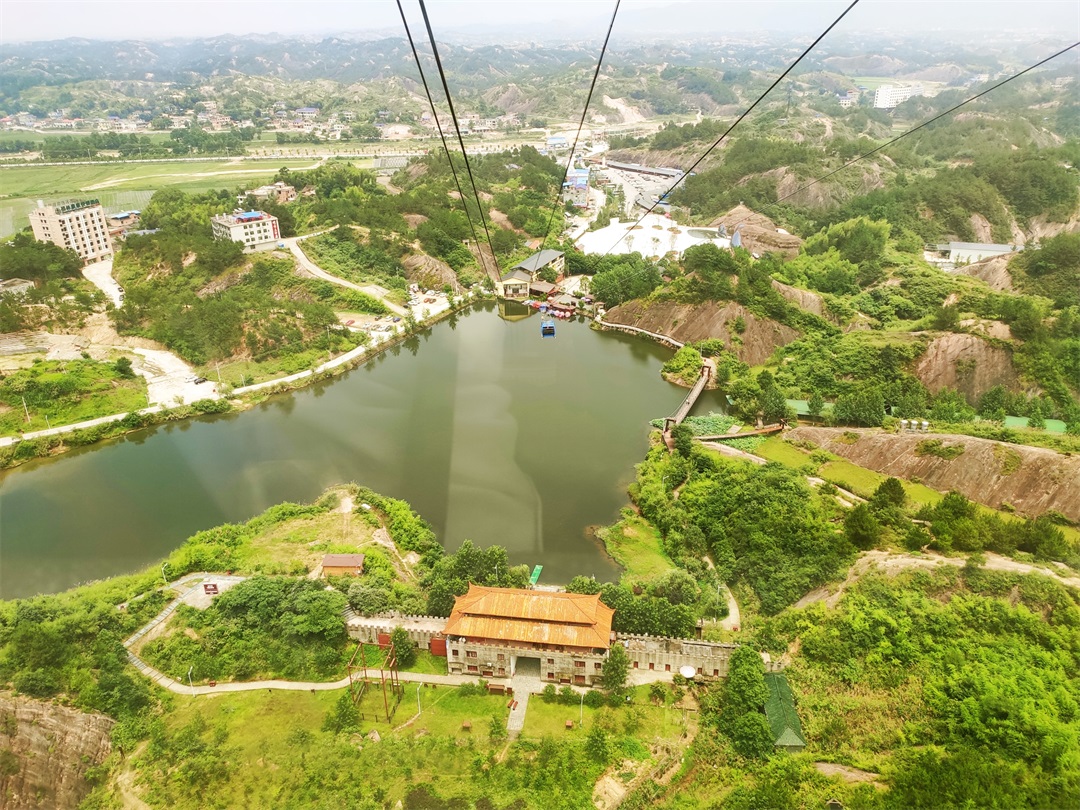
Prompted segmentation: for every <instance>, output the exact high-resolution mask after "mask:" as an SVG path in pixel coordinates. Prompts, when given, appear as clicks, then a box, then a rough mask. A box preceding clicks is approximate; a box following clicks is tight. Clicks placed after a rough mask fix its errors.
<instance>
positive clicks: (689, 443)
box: [671, 425, 694, 456]
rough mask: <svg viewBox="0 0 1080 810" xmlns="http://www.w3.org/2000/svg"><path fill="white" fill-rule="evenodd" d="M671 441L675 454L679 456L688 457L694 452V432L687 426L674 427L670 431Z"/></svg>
mask: <svg viewBox="0 0 1080 810" xmlns="http://www.w3.org/2000/svg"><path fill="white" fill-rule="evenodd" d="M671 440H672V442H673V443H674V444H675V452H676V453H678V454H679V455H680V456H689V455H690V454H691V453H692V452H693V450H694V431H693V430H691V429H690V426H689V425H676V426H675V427H673V428H672V429H671Z"/></svg>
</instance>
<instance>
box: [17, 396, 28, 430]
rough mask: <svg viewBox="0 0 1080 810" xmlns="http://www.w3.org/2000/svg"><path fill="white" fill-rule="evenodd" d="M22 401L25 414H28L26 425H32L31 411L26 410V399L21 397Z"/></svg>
mask: <svg viewBox="0 0 1080 810" xmlns="http://www.w3.org/2000/svg"><path fill="white" fill-rule="evenodd" d="M19 399H21V400H22V409H23V413H25V414H26V424H28V425H29V424H30V411H29V410H27V408H26V397H19Z"/></svg>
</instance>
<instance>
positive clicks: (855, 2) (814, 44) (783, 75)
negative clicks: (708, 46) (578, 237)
mask: <svg viewBox="0 0 1080 810" xmlns="http://www.w3.org/2000/svg"><path fill="white" fill-rule="evenodd" d="M420 2H421V5H422V4H423V0H420ZM858 4H859V0H852V3H851V5H849V6H848V7H847V8H845V9H844V11H843V12H842V13H841V14H840V16H839V17H837V18H836V19H835V20H833V21H832V24H831V25H829V27H828V28H826V29H825V30H824V31H822V32H821V33H820V34H819V35H818V37H817V39H815V40H814V41H813V42H811V43H810V45H809V47H807V49H806V50H805V51H803V52H802V54H800V56H799V58H798V59H796V60H795V61H794V62H792V63H791V64H790V65H788V68H787V70H785V71H784V72H783V73H781V74H780V75H779V76H778V77H777V78H776V81H774V82H773V83H772V84H770V85H769V87H768V88H767V89H766V90H765V92H764V93H762V94H761V95H760V96H758V98H757V101H755V102H754V103H753V104H751V105H750V106H749V107H747V108H746V110H745V111H744V112H743V114H742V115H740V116H739V117H738V118H736V119H735V122H734V123H733V124H732V125H731V126H730V127H728V128H727V129H726V130H724V133H723V134H722V135H721V136H720V137H719V138H717V139H716V141H715V142H714V143H713V145H712V146H710V147H709V148H708V149H706V150H705V152H704V153H703V154H702V155H701V157H699V158H698V159H697V160H695V161H694V163H693V165H692V166H691V167H690V168H689V169H687V170H686V171H684V172H683V174H682V176H681V177H680V178H679V179H678V180H676V181H675V182H674V183H672V185H671V187H670V188H669V189H668V190H667V191H665V192H664V193H663V194H660V195H658V196H657V198H656V202H654V203H653V204H652V205H650V206H649V208H648V210H647V211H646V212H645V213H644V214H642V215H641V216H640V217H639V218H638V220H637V221H636V222H635V223H634V224H633V226H631V227H630V228H628V229H627V231H626V234H623V235H622V236H620V237H619V239H618V240H617V241H616V242H615V244H614V245H612V246H611V247H610V248H608V249H607V250H606V251H604V255H605V256H606V255H607V254H608V253H611V251H613V250H614V249H615V248H616V247H618V245H619V242H621V241H622V240H623V239H625V238H626V235H627V234H629V233H631V232H632V231H633V230H634V229H635V228H637V226H638V225H640V224H641V222H642V220H644V219H645V217H647V216H648V215H649V214H651V213H652V212H653V209H655V208H656V206H657V205H659V204H660V200H662V199H664V197H666V196H667V195H668V194H670V193H671V192H672V191H673V190H675V188H677V187H678V185H679V183H681V182H682V181H683V180H685V179H686V178H687V177H688V176H689V175H690V173H691V172H692V171H694V169H696V168H697V167H698V165H699V164H700V163H701V161H703V160H705V158H707V157H708V156H709V155H710V154H711V153H712V151H713V150H714V149H715V148H716V147H718V146H719V145H720V144H721V143H722V142H723V140H724V139H725V138H726V137H727V136H728V135H729V134H731V131H732V130H733V129H735V127H737V126H738V125H739V124H740V123H742V121H743V119H744V118H746V116H748V115H749V114H750V113H751V112H753V110H754V108H755V107H757V105H758V104H760V103H761V102H762V101H764V100H765V97H766V96H767V95H769V93H771V92H772V91H773V88H775V87H776V85H778V84H780V82H782V81H783V80H784V79H785V78H786V77H787V75H788V74H789V73H791V71H792V70H794V69H795V67H796V66H797V65H798V64H799V63H800V62H801V61H802V60H803V59H805V58H806V56H807V55H808V54H809V53H810V51H812V50H814V48H816V47H817V45H818V43H819V42H821V40H823V39H824V38H825V36H826V35H827V34H828V33H829V32H830V31H832V30H833V29H834V28H835V27H836V26H837V25H838V24H839V23H840V21H841V20H842V19H844V17H846V16H847V15H848V12H849V11H851V10H852V9H853V8H855V6H857V5H858Z"/></svg>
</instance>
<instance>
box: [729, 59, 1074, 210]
mask: <svg viewBox="0 0 1080 810" xmlns="http://www.w3.org/2000/svg"><path fill="white" fill-rule="evenodd" d="M1076 47H1080V42H1074V43H1073V44H1072V45H1070V46H1069V47H1067V48H1062V49H1061V50H1060V51H1058V52H1057V53H1055V54H1052V55H1051V56H1048V57H1046V58H1045V59H1043V60H1042V61H1041V62H1036V63H1035V64H1034V65H1032V66H1031V67H1028V68H1024V69H1023V70H1021V71H1020V72H1019V73H1015V74H1013V75H1012V76H1010V77H1009V78H1007V79H1003V80H1002V81H1000V82H998V83H997V84H995V85H994V86H993V87H988V88H986V89H985V90H983V91H982V92H981V93H976V94H975V95H973V96H972V97H971V98H969V99H967V100H965V101H961V102H960V103H959V104H957V105H956V106H955V107H950V108H949V109H947V110H945V112H943V113H938V114H937V115H935V116H934V117H933V118H931V119H929V120H928V121H923V122H922V123H921V124H919V125H918V126H917V127H912V128H911V129H909V130H908V131H907V132H904V133H902V134H900V135H897V136H896V137H895V138H892V139H891V140H888V141H886V142H885V143H883V144H881V146H876V147H874V148H873V149H871V150H870V151H869V152H865V153H863V154H861V155H859V156H858V157H856V158H852V159H851V160H849V161H848V162H847V163H845V164H844V165H843V166H841V167H840V168H838V169H833V170H832V171H831V172H829V173H828V174H823V175H822V176H821V177H819V178H817V179H816V180H811V181H810V182H809V183H807V184H806V185H805V186H801V187H799V188H797V189H795V190H794V191H792V192H791V193H789V194H785V195H784V196H783V197H780V198H778V199H777V200H776V202H774V203H769V205H779V204H780V203H782V202H783V201H784V200H786V199H789V198H791V197H794V196H795V195H796V194H799V193H800V192H803V191H806V189H808V188H810V187H811V186H816V185H817V184H818V183H820V182H822V181H824V180H828V179H829V178H830V177H832V176H833V175H834V174H838V173H839V172H842V171H843V170H844V169H846V168H848V167H849V166H853V165H855V164H856V163H858V162H859V161H860V160H863V159H864V158H868V157H870V155H873V154H876V153H877V152H880V151H881V150H882V149H884V148H885V147H887V146H891V145H892V144H894V143H896V142H897V141H898V140H900V139H901V138H906V137H907V136H908V135H911V134H913V133H916V132H918V131H919V130H920V129H922V128H923V127H926V126H929V125H930V124H932V123H934V122H935V121H937V120H939V119H941V118H944V117H945V116H946V115H951V114H952V113H954V112H956V111H957V110H959V109H960V108H961V107H963V106H965V105H966V104H970V103H971V102H973V101H975V99H978V98H982V97H983V96H985V95H986V94H987V93H989V92H991V91H993V90H997V89H998V88H999V87H1001V86H1002V85H1004V84H1008V83H1009V82H1011V81H1012V80H1013V79H1019V78H1020V77H1021V76H1023V75H1024V74H1025V73H1028V72H1030V71H1032V70H1034V69H1035V68H1037V67H1042V66H1043V65H1045V64H1046V63H1047V62H1049V61H1050V60H1051V59H1056V58H1057V57H1059V56H1061V55H1062V54H1063V53H1068V52H1069V51H1071V50H1072V49H1073V48H1076ZM740 224H741V223H740Z"/></svg>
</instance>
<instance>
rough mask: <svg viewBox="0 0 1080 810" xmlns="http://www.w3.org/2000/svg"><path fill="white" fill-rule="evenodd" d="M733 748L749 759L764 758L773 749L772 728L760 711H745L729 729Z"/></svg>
mask: <svg viewBox="0 0 1080 810" xmlns="http://www.w3.org/2000/svg"><path fill="white" fill-rule="evenodd" d="M731 742H732V743H733V744H734V745H735V750H736V751H738V752H739V753H740V754H741V755H742V756H744V757H747V758H750V759H765V758H766V757H767V756H769V754H770V753H772V750H773V735H772V729H770V728H769V721H768V720H766V719H765V715H763V714H762V713H761V712H747V713H746V714H744V715H742V716H741V717H739V718H738V719H736V720H735V723H734V726H733V727H732V729H731Z"/></svg>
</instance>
